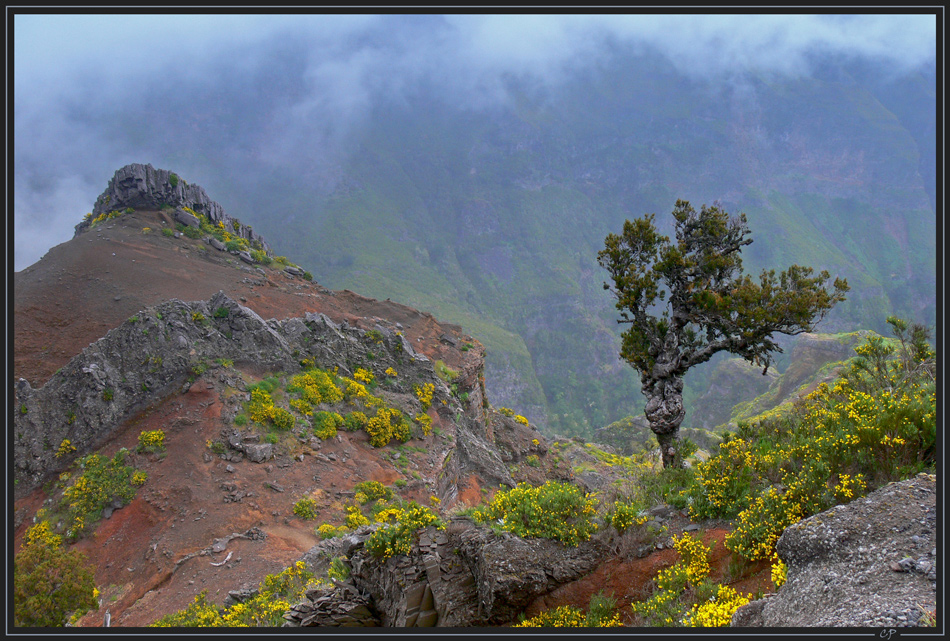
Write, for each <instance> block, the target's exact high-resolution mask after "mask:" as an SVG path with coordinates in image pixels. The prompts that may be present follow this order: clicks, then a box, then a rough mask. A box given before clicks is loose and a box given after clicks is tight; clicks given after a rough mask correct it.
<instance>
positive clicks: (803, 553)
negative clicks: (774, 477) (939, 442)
mask: <svg viewBox="0 0 950 641" xmlns="http://www.w3.org/2000/svg"><path fill="white" fill-rule="evenodd" d="M936 536H937V509H936V477H934V476H932V475H928V474H919V475H917V476H916V477H914V478H912V479H908V480H906V481H901V482H898V483H891V484H889V485H886V486H885V487H883V488H881V489H879V490H877V491H875V492H872V493H871V494H868V495H867V496H866V497H864V498H861V499H857V500H855V501H852V502H851V503H849V504H847V505H839V506H837V507H835V508H833V509H831V510H828V511H827V512H822V513H821V514H816V515H815V516H812V517H810V518H807V519H803V520H801V521H799V522H798V523H796V524H794V525H792V526H790V527H789V528H787V529H786V530H785V532H784V533H783V534H782V536H781V538H780V539H779V540H778V544H777V546H776V549H777V551H778V555H779V557H780V558H781V559H782V560H783V561H784V562H785V563H786V564H787V566H788V573H787V580H786V582H785V584H784V585H782V587H781V588H780V589H779V591H778V592H777V593H776V594H775V595H774V596H772V597H769V598H766V599H760V600H758V601H753V602H752V603H749V604H748V605H746V606H743V607H742V608H740V609H739V610H738V611H737V612H736V613H735V615H734V616H733V619H732V625H733V626H765V627H788V628H793V627H794V628H798V627H806V626H818V627H832V626H833V627H875V628H880V627H888V628H890V627H905V626H917V625H922V620H921V619H922V617H923V616H924V611H926V612H928V613H931V612H934V611H935V610H936V597H937V592H936V580H937V547H936V546H937V542H936Z"/></svg>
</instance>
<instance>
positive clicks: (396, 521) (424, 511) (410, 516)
mask: <svg viewBox="0 0 950 641" xmlns="http://www.w3.org/2000/svg"><path fill="white" fill-rule="evenodd" d="M380 514H381V515H384V517H383V518H385V521H383V522H382V525H380V526H379V527H378V528H377V529H376V531H375V532H373V533H372V534H371V535H370V537H369V538H368V539H367V540H366V543H365V546H366V549H367V550H369V552H370V553H371V554H372V555H373V556H375V557H376V558H378V559H380V560H383V561H385V560H386V559H389V558H391V557H393V556H397V555H400V554H409V552H410V551H411V550H412V544H413V541H414V538H415V533H416V532H417V531H418V530H420V529H422V528H424V527H427V526H429V525H436V526H437V527H440V528H444V527H445V526H444V524H443V523H442V520H441V519H440V518H439V516H438V515H437V514H436V513H435V512H433V511H432V510H431V509H429V508H427V507H425V506H422V505H419V504H417V503H415V502H414V501H410V502H409V504H408V505H407V506H406V507H405V508H391V509H389V510H383V511H382V512H380Z"/></svg>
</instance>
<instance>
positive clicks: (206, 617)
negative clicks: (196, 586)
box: [149, 561, 332, 628]
mask: <svg viewBox="0 0 950 641" xmlns="http://www.w3.org/2000/svg"><path fill="white" fill-rule="evenodd" d="M316 587H332V584H330V583H329V582H326V581H322V580H320V579H317V578H316V577H314V575H313V573H312V572H310V571H309V570H308V569H307V566H306V564H305V563H304V562H303V561H297V563H295V564H294V565H292V566H290V567H288V568H287V569H285V570H284V571H282V572H280V573H278V574H269V575H267V576H266V577H264V580H263V581H261V583H260V585H259V586H258V593H257V595H256V596H254V597H253V598H251V599H249V600H247V601H244V602H243V603H235V604H234V605H231V606H228V607H225V608H220V607H218V606H216V605H214V604H213V603H209V602H208V595H207V591H203V592H201V593H200V594H199V595H198V596H196V597H195V600H194V601H193V602H192V603H191V604H190V605H189V606H188V607H186V608H185V609H183V610H179V611H178V612H175V613H173V614H168V615H165V616H164V617H162V618H161V619H159V620H158V621H155V622H154V623H152V624H151V625H150V626H149V627H166V628H167V627H171V628H194V627H202V628H203V627H232V628H233V627H279V626H280V625H281V624H282V623H283V621H284V618H283V617H284V613H286V612H287V611H288V610H289V609H290V608H291V607H292V606H293V605H294V604H296V603H298V602H299V601H300V600H301V598H302V597H303V595H304V593H305V592H306V591H307V590H309V589H312V588H316Z"/></svg>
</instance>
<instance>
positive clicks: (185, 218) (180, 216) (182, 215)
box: [175, 208, 201, 227]
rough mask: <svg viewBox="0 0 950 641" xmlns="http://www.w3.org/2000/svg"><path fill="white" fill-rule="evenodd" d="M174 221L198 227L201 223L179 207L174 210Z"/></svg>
mask: <svg viewBox="0 0 950 641" xmlns="http://www.w3.org/2000/svg"><path fill="white" fill-rule="evenodd" d="M175 221H176V222H179V223H181V224H182V225H187V226H188V227H199V226H200V225H201V221H199V220H198V219H197V218H195V217H194V216H192V215H191V214H189V213H188V212H187V211H185V210H184V209H180V208H179V209H176V210H175Z"/></svg>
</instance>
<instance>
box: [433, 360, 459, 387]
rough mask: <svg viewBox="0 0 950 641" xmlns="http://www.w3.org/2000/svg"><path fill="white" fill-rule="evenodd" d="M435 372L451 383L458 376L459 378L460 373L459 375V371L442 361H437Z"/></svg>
mask: <svg viewBox="0 0 950 641" xmlns="http://www.w3.org/2000/svg"><path fill="white" fill-rule="evenodd" d="M435 373H436V375H437V376H438V377H439V378H441V379H442V380H443V381H445V382H446V383H451V382H452V381H454V380H455V379H456V378H458V375H459V373H458V372H456V371H455V370H454V369H452V368H450V367H449V366H448V365H446V364H445V363H443V362H442V361H436V362H435Z"/></svg>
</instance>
